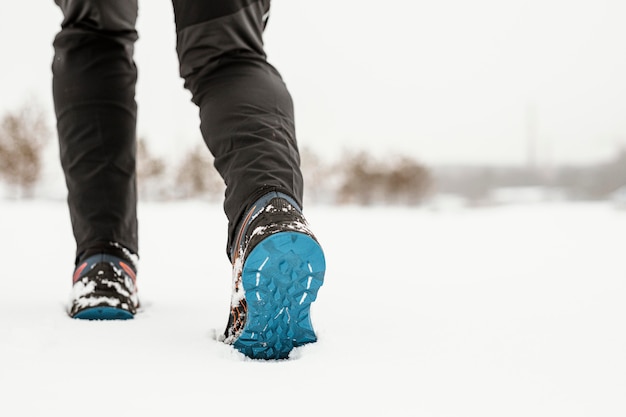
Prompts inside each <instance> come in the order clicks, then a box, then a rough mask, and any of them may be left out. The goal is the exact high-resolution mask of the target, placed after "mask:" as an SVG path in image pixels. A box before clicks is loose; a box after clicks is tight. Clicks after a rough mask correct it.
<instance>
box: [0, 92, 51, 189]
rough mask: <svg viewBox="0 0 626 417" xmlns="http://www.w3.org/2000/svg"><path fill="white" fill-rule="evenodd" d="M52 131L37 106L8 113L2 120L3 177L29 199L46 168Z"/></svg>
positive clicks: (0, 167) (0, 168) (0, 166)
mask: <svg viewBox="0 0 626 417" xmlns="http://www.w3.org/2000/svg"><path fill="white" fill-rule="evenodd" d="M49 136H50V129H49V128H48V125H47V123H46V119H45V117H44V113H43V111H42V110H40V109H39V107H37V106H36V105H32V104H31V105H25V106H23V107H22V108H20V109H18V110H17V111H9V112H7V113H6V114H5V115H4V116H3V117H2V120H1V121H0V176H1V177H2V179H3V180H4V181H5V182H6V183H7V184H9V185H10V186H13V187H16V189H18V190H19V191H21V193H22V195H23V196H26V197H30V196H32V194H33V190H34V187H35V185H36V184H37V182H38V180H39V179H40V176H41V172H42V168H43V150H44V147H45V145H46V144H47V142H48V139H49Z"/></svg>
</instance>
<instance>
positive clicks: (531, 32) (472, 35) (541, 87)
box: [0, 0, 626, 164]
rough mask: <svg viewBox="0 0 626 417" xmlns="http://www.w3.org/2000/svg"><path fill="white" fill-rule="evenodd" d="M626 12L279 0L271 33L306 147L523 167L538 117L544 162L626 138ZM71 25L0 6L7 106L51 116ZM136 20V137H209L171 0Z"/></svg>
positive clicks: (564, 6) (36, 10) (557, 1)
mask: <svg viewBox="0 0 626 417" xmlns="http://www.w3.org/2000/svg"><path fill="white" fill-rule="evenodd" d="M625 17H626V2H624V1H623V0H507V1H502V0H474V1H471V2H469V1H466V0H440V1H437V2H433V1H421V0H388V1H386V2H380V1H376V2H375V1H373V0H340V1H337V0H334V1H333V0H318V1H315V2H311V1H307V0H274V1H273V8H272V16H271V18H270V24H269V27H268V30H267V32H266V39H265V40H266V47H267V52H268V56H269V59H270V62H272V63H273V64H274V65H275V66H276V67H277V68H278V69H279V71H280V72H281V73H282V75H283V77H284V79H285V81H286V82H287V85H288V86H289V88H290V90H291V92H292V95H293V96H294V100H295V104H296V115H297V130H298V136H299V140H300V143H301V145H303V146H310V147H311V148H313V149H314V150H316V151H318V152H320V153H322V154H324V155H328V156H330V157H336V156H338V155H340V154H341V152H342V151H344V150H346V149H350V148H356V149H365V150H371V151H374V152H380V153H381V154H383V155H386V154H389V153H400V152H402V153H406V154H410V155H412V156H414V157H416V158H419V159H421V160H422V161H424V162H426V163H433V164H434V163H450V162H493V163H510V162H513V163H520V162H524V161H525V160H526V158H527V140H526V138H527V133H526V132H527V125H528V124H527V120H528V115H529V114H535V119H536V131H537V138H538V140H537V141H538V145H537V158H538V159H539V161H540V162H543V163H550V162H556V163H559V162H585V161H594V160H599V159H603V158H607V157H610V156H611V155H612V154H613V153H614V152H615V151H616V150H617V149H618V147H620V146H622V145H624V144H626V47H625V45H626V25H625V24H624V23H623V22H624V18H625ZM60 21H61V13H60V11H59V10H58V9H57V7H56V5H55V4H54V1H53V0H20V1H19V2H1V3H0V51H1V52H2V57H3V64H4V65H3V66H2V68H0V73H1V74H2V77H0V111H4V110H6V109H9V108H15V107H17V106H19V105H21V104H22V103H24V102H25V101H26V100H27V98H28V97H32V98H35V99H37V100H38V101H40V102H41V103H42V104H43V105H44V106H45V108H46V110H49V111H50V113H51V114H52V99H51V93H50V83H51V75H50V63H51V61H52V54H53V51H52V46H51V44H52V39H53V37H54V35H55V33H56V32H57V30H58V26H59V23H60ZM138 25H139V26H138V29H139V31H140V37H141V39H140V41H139V42H138V44H137V49H136V52H137V53H136V61H137V65H138V67H139V71H140V74H139V77H140V78H139V84H138V90H137V91H138V93H137V101H138V104H139V109H140V115H139V134H140V135H142V136H145V137H146V138H147V139H148V141H149V144H150V146H151V148H152V149H153V151H154V152H155V153H157V154H160V155H167V154H170V153H171V154H174V155H176V154H180V153H182V152H183V151H185V150H187V149H189V148H190V147H192V146H194V145H196V144H197V143H200V142H201V140H200V135H199V130H198V123H199V122H198V117H197V110H196V108H195V106H194V105H193V104H192V103H191V102H190V95H189V93H188V92H186V91H184V90H183V87H182V85H183V81H182V80H181V79H180V78H179V76H178V63H177V61H176V54H175V50H174V48H175V34H174V25H173V13H172V10H171V4H170V1H169V0H142V1H140V18H139V24H138ZM529 109H533V110H531V111H529Z"/></svg>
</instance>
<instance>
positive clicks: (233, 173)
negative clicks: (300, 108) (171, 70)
mask: <svg viewBox="0 0 626 417" xmlns="http://www.w3.org/2000/svg"><path fill="white" fill-rule="evenodd" d="M173 5H174V12H175V17H176V30H177V52H178V56H179V60H180V72H181V76H182V77H183V78H184V79H185V87H186V88H187V89H189V90H190V91H191V93H192V97H193V101H194V103H196V104H197V105H198V106H199V108H200V122H201V125H200V126H201V131H202V135H203V138H204V140H205V142H206V144H207V146H208V147H209V150H210V151H211V153H212V154H213V156H214V158H215V167H216V168H217V170H218V171H219V173H220V175H221V176H222V178H223V179H224V181H225V183H226V195H225V201H224V210H225V212H226V215H227V217H228V220H229V243H228V247H227V251H228V253H230V245H231V243H232V241H233V240H234V239H233V237H234V234H235V230H236V228H237V225H238V223H239V221H240V219H241V217H242V216H243V214H244V212H245V211H246V210H247V208H248V207H249V206H250V205H251V204H252V203H253V202H254V201H255V200H256V199H257V198H258V197H260V196H261V195H263V194H265V193H267V192H269V191H272V190H276V191H281V192H284V193H286V194H288V195H291V196H292V197H294V199H295V200H296V201H297V202H298V204H300V205H302V174H301V171H300V155H299V153H298V147H297V143H296V135H295V126H294V113H293V103H292V100H291V96H290V94H289V92H288V90H287V88H286V86H285V84H284V83H283V80H282V78H281V76H280V74H279V73H278V71H277V70H276V69H275V68H274V67H272V66H271V65H270V64H269V63H268V62H267V60H266V55H265V52H264V50H263V40H262V33H263V29H264V26H265V22H266V18H267V14H268V12H269V6H270V2H269V0H197V1H189V0H173Z"/></svg>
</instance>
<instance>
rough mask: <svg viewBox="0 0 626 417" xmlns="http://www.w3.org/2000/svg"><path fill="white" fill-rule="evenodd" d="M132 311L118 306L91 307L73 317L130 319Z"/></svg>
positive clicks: (81, 318)
mask: <svg viewBox="0 0 626 417" xmlns="http://www.w3.org/2000/svg"><path fill="white" fill-rule="evenodd" d="M133 317H134V316H133V314H132V313H131V312H129V311H126V310H123V309H121V308H116V307H90V308H86V309H84V310H81V311H79V312H78V313H76V314H75V315H74V317H73V318H75V319H80V320H129V319H132V318H133Z"/></svg>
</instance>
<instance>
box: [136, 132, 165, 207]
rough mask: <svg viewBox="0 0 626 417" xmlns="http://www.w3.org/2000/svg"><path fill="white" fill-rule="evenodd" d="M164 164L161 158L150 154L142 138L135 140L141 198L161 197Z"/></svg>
mask: <svg viewBox="0 0 626 417" xmlns="http://www.w3.org/2000/svg"><path fill="white" fill-rule="evenodd" d="M166 168H167V167H166V164H165V161H164V160H163V159H162V158H158V157H156V156H154V155H152V152H151V151H150V149H149V147H148V144H147V142H146V140H145V139H144V138H139V139H138V140H137V186H138V189H139V196H140V197H141V198H142V199H159V198H162V197H163V194H164V193H165V190H164V189H163V187H164V186H165V184H164V176H165V171H166Z"/></svg>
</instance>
